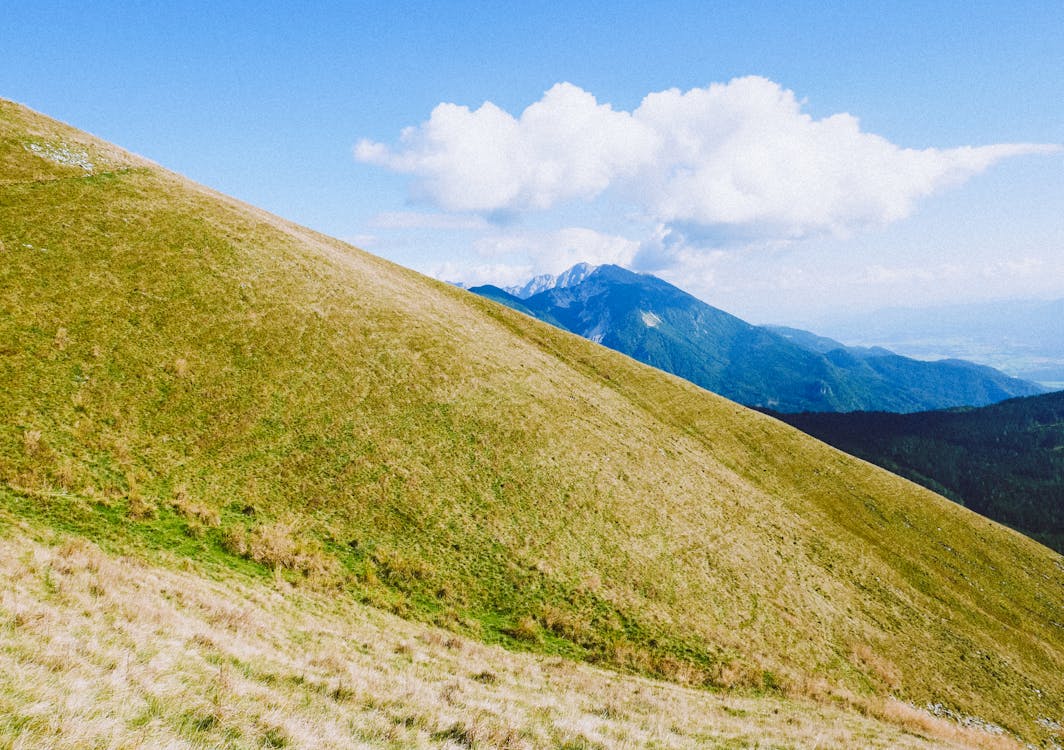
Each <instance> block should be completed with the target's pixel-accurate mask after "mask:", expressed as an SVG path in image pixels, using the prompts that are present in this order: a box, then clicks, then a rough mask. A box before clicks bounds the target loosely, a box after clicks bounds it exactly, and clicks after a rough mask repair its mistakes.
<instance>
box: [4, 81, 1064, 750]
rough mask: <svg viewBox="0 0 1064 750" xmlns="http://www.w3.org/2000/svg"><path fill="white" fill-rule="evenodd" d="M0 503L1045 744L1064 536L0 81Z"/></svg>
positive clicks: (450, 623)
mask: <svg viewBox="0 0 1064 750" xmlns="http://www.w3.org/2000/svg"><path fill="white" fill-rule="evenodd" d="M0 183H2V184H0V242H2V243H3V244H2V249H0V258H2V263H0V384H2V386H0V387H2V389H3V390H2V398H0V482H2V483H0V498H2V500H0V502H2V507H3V508H4V509H5V511H6V512H7V513H8V514H10V515H11V516H12V517H16V518H22V519H24V520H25V521H26V522H27V523H29V524H31V525H33V526H35V527H41V526H45V527H51V528H53V529H57V530H61V531H64V532H67V533H77V534H83V535H87V536H89V537H91V538H92V539H94V540H95V541H96V542H97V543H98V544H100V545H101V546H102V547H103V548H104V549H106V550H110V551H121V552H129V551H132V550H142V551H144V552H146V553H149V554H151V553H152V552H153V551H156V550H165V551H170V552H173V553H176V554H177V555H180V556H187V557H191V558H195V559H197V560H199V561H200V562H203V563H210V564H214V565H222V566H226V567H229V568H233V569H235V570H237V571H243V572H245V573H248V574H255V573H256V572H258V574H259V575H275V576H278V577H281V578H284V579H287V580H290V581H299V582H301V583H303V584H304V585H307V586H311V587H314V588H317V589H322V590H326V591H329V592H333V593H334V594H335V595H336V596H339V597H353V598H355V599H359V600H362V601H365V602H369V603H371V604H374V605H376V606H379V607H383V608H386V609H390V610H391V611H393V612H395V613H398V614H400V615H403V616H405V617H407V618H412V619H417V620H423V621H429V622H433V623H436V624H439V625H442V626H444V627H446V628H449V629H452V630H455V631H459V632H462V633H465V634H468V635H472V636H475V637H477V638H480V639H482V640H485V641H487V642H502V643H505V644H507V645H509V646H512V647H519V648H527V649H530V650H535V651H540V652H547V653H551V654H558V655H565V656H569V657H574V658H577V659H582V660H588V661H594V662H601V663H604V664H607V665H610V666H613V667H615V668H620V669H622V670H629V671H636V672H641V673H644V674H650V675H657V676H663V677H666V678H668V679H672V680H676V681H680V682H685V683H690V684H695V685H707V686H720V687H734V688H740V689H747V690H755V691H779V692H785V693H792V694H804V695H811V696H814V697H823V698H825V699H832V697H834V699H838V700H843V701H845V702H847V703H849V704H852V705H855V706H858V705H859V706H863V707H864V708H865V709H871V710H878V709H877V707H882V706H883V705H886V704H885V703H884V701H885V700H886V696H888V695H894V696H897V697H899V698H902V699H904V700H908V701H912V702H914V703H916V704H918V705H921V706H923V705H926V704H928V703H940V704H942V705H943V706H944V707H946V708H948V709H949V710H951V711H954V712H956V714H958V715H962V716H972V717H977V718H978V719H979V720H980V721H983V722H989V723H992V724H995V725H1000V726H1001V727H1004V728H1005V729H1006V730H1007V731H1008V732H1010V733H1012V734H1014V735H1017V736H1019V737H1023V738H1027V739H1033V740H1047V739H1048V738H1049V737H1050V736H1052V734H1053V732H1054V731H1055V730H1054V729H1053V726H1055V725H1054V724H1053V722H1057V721H1060V720H1061V719H1064V678H1062V675H1064V626H1062V623H1064V560H1062V558H1061V557H1060V556H1058V555H1055V554H1054V553H1052V552H1050V551H1049V550H1046V549H1045V548H1043V547H1041V546H1039V545H1037V544H1034V543H1032V542H1030V541H1029V540H1027V539H1025V538H1024V537H1022V536H1020V535H1019V534H1016V533H1014V532H1011V531H1008V530H1006V529H1003V528H1001V527H999V526H997V525H995V524H993V523H991V522H989V521H986V520H984V519H982V518H980V517H978V516H975V515H974V514H972V513H970V512H968V511H966V510H964V509H963V508H959V507H957V506H955V505H954V504H952V503H950V502H948V501H946V500H944V499H942V498H939V497H938V496H936V495H933V494H931V493H929V492H927V491H925V490H922V489H920V488H918V487H916V486H915V485H912V484H910V483H908V482H905V481H902V480H900V479H898V478H896V477H894V476H892V475H890V474H887V473H885V472H883V471H880V470H878V469H875V468H873V467H871V466H869V465H867V464H865V463H862V462H859V461H857V460H855V459H852V458H849V457H847V456H845V455H844V454H841V453H839V452H837V451H835V450H833V449H831V448H828V447H827V446H824V445H822V444H821V443H818V442H816V441H814V440H812V439H811V438H808V437H806V436H805V435H802V434H801V433H799V432H797V431H796V430H793V429H790V428H788V427H786V426H784V425H782V424H780V423H779V422H777V421H775V420H773V419H770V418H768V417H765V416H762V415H759V414H756V413H753V412H751V411H749V410H747V409H744V408H742V407H739V406H737V405H735V404H732V403H730V402H728V401H725V400H723V399H721V398H718V397H716V396H713V395H712V394H709V393H707V392H705V391H702V390H700V389H698V388H697V387H695V386H693V385H690V384H688V383H686V382H684V381H681V380H679V379H677V378H673V377H670V376H667V375H664V374H662V373H661V372H658V371H656V370H652V369H650V368H648V367H645V366H642V365H639V364H638V363H635V362H633V361H632V360H629V359H627V358H625V357H623V356H621V355H618V354H616V353H613V352H610V351H608V350H605V349H603V348H601V347H598V346H596V345H594V344H591V343H589V342H587V341H584V340H582V339H579V338H577V337H575V336H572V335H569V334H565V333H562V332H560V331H558V330H556V329H553V328H551V327H549V326H546V325H543V324H540V323H538V322H536V321H534V320H531V319H528V318H527V317H525V316H523V315H520V314H518V313H514V312H512V311H510V310H507V309H505V308H502V307H501V306H499V305H496V304H495V303H492V302H490V301H487V300H483V299H480V298H477V297H475V296H474V295H471V294H469V293H467V292H464V291H462V290H458V289H453V288H450V287H448V286H446V285H443V284H438V283H435V282H433V281H431V280H428V279H425V278H424V277H422V276H419V275H418V274H415V273H413V272H410V271H407V270H404V269H401V268H399V267H396V266H394V265H392V264H390V263H387V262H385V261H383V260H381V259H378V258H375V257H373V256H370V255H368V254H366V253H363V252H361V251H358V250H356V249H354V248H352V247H350V246H348V245H345V244H343V243H341V242H339V241H336V240H332V239H330V238H327V237H324V236H321V235H318V234H316V233H314V232H311V231H309V230H307V229H304V228H301V227H298V226H295V225H292V224H290V223H287V222H285V221H282V220H280V219H278V218H276V217H273V216H270V215H268V214H266V213H264V212H261V211H258V210H256V209H253V208H250V207H248V206H245V205H243V204H240V203H238V202H236V201H233V200H231V199H228V198H225V197H224V196H220V195H217V194H215V193H213V192H211V191H208V190H206V189H204V188H202V187H199V186H196V185H194V184H192V183H190V182H188V181H187V180H184V179H183V178H181V177H179V176H176V175H173V174H171V173H168V172H166V171H164V170H162V169H160V168H158V167H156V166H154V165H152V164H150V163H147V162H144V161H142V160H139V159H137V158H135V157H133V156H130V155H128V154H125V153H123V152H121V151H118V150H117V149H114V148H113V147H110V146H108V145H107V144H103V143H100V142H98V141H95V140H94V139H92V138H91V137H90V136H87V135H85V134H83V133H79V132H78V131H75V130H73V129H70V128H67V127H66V126H63V125H60V124H58V123H55V122H54V121H51V120H48V119H46V118H44V117H42V116H40V115H37V114H35V113H32V112H30V111H29V110H26V109H24V108H21V107H19V106H17V105H14V104H11V103H8V102H0Z"/></svg>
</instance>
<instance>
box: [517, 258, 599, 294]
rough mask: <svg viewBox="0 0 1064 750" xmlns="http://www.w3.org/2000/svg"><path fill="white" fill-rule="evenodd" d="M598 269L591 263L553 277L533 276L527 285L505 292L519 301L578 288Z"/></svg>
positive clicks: (577, 265)
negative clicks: (535, 295)
mask: <svg viewBox="0 0 1064 750" xmlns="http://www.w3.org/2000/svg"><path fill="white" fill-rule="evenodd" d="M597 268H598V266H593V265H591V264H590V263H577V264H576V265H575V266H573V267H572V268H570V269H568V270H566V271H563V272H562V273H560V274H558V275H557V276H553V275H551V274H549V273H545V274H540V275H539V276H533V277H532V278H531V279H530V280H529V281H528V282H526V283H525V284H521V285H519V286H511V287H506V289H505V290H504V291H506V292H507V293H509V294H512V295H513V296H514V297H517V298H518V299H528V298H529V297H531V296H532V295H534V294H539V293H540V292H545V291H547V290H549V289H565V288H567V287H571V286H576V285H577V284H579V283H580V282H581V281H583V280H584V279H586V278H587V277H588V276H590V275H591V274H592V273H594V272H595V270H596V269H597Z"/></svg>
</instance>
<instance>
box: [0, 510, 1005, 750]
mask: <svg viewBox="0 0 1064 750" xmlns="http://www.w3.org/2000/svg"><path fill="white" fill-rule="evenodd" d="M175 562H176V561H174V560H172V559H171V560H170V565H169V566H166V567H164V566H161V565H146V564H144V563H143V562H142V561H138V560H133V559H130V558H122V559H115V558H113V557H111V556H109V555H106V554H103V553H102V552H101V551H100V550H99V548H97V547H96V546H95V545H93V544H91V543H88V542H85V541H84V540H81V539H78V538H76V537H75V538H68V539H65V540H64V539H63V538H62V535H58V536H57V537H55V538H50V539H48V540H47V543H46V544H42V543H41V542H40V541H39V540H35V539H32V538H29V537H27V535H26V534H25V530H18V531H16V532H15V533H13V534H7V535H3V536H0V622H3V623H4V627H3V629H2V630H0V643H2V644H3V648H2V649H0V747H5V748H7V747H21V748H45V747H47V748H55V749H56V750H59V749H60V748H70V749H71V750H81V749H82V748H87V747H115V748H118V747H121V748H127V749H130V750H131V749H132V748H145V749H146V750H147V749H149V748H150V750H158V748H212V749H213V748H270V747H273V748H277V747H287V748H336V749H339V748H376V747H382V748H395V749H396V750H410V749H411V748H448V749H449V750H456V749H457V748H506V749H507V750H534V749H535V748H568V749H569V750H603V749H604V748H613V747H630V748H634V747H657V748H662V749H663V750H665V749H667V748H669V749H677V750H679V749H680V748H689V749H690V750H695V749H700V748H707V747H712V748H732V749H733V750H738V748H752V747H772V748H814V747H815V748H821V749H827V748H840V749H842V748H845V749H846V750H853V748H881V749H882V750H901V749H903V748H904V749H905V750H934V749H935V748H939V749H941V750H944V749H945V748H963V747H972V746H976V747H983V748H987V749H988V750H989V749H991V748H1010V747H1015V745H1014V743H1011V742H1008V741H1007V740H1003V739H1002V738H1000V737H993V736H991V735H988V734H987V733H985V732H981V731H979V730H974V729H964V728H963V727H959V726H957V725H956V723H955V722H951V721H949V720H948V719H945V718H936V717H932V716H930V715H928V714H927V713H926V712H924V711H921V710H919V709H917V708H916V707H914V706H912V705H910V704H906V703H903V702H900V701H891V702H888V703H887V704H886V706H885V714H886V717H887V718H889V719H890V721H889V722H886V721H883V720H882V719H879V720H877V719H874V718H871V717H865V716H861V715H859V714H856V713H854V712H852V711H847V710H845V708H844V707H839V706H827V705H823V704H817V703H815V702H813V701H811V700H809V699H792V698H786V697H780V696H758V697H751V696H740V695H723V694H714V693H710V692H708V691H705V690H699V689H695V688H690V687H682V686H679V685H675V684H671V683H668V682H658V681H651V680H647V679H644V678H641V677H637V676H632V675H619V674H617V673H615V672H610V671H608V670H603V669H598V668H594V667H590V666H588V665H581V664H578V663H576V662H573V661H571V660H569V659H564V658H561V657H543V656H533V655H530V654H514V653H510V652H507V651H505V650H504V649H502V648H500V647H498V646H484V645H481V644H479V643H477V642H475V641H471V640H469V639H466V638H461V637H456V636H453V635H450V634H448V633H447V632H446V631H442V630H440V629H438V628H434V627H432V626H428V625H423V624H416V623H409V622H406V621H404V620H401V619H399V618H397V617H395V616H394V615H390V614H386V613H382V612H381V611H380V610H376V609H373V608H370V607H367V606H365V605H362V604H358V603H356V602H353V601H351V600H350V599H349V598H336V597H329V596H327V595H323V594H322V593H320V592H314V591H308V590H306V589H292V588H290V587H288V586H286V585H283V584H282V585H281V586H274V585H273V583H272V582H271V581H261V580H260V581H256V580H254V579H249V578H248V577H247V576H242V575H234V574H233V573H232V572H231V571H227V570H225V569H221V570H219V569H218V568H214V569H213V570H211V571H210V572H209V573H207V571H204V570H202V569H201V570H196V569H195V568H189V567H188V566H185V567H186V569H184V570H182V569H180V568H181V567H182V566H180V565H178V564H175ZM205 573H207V574H206V575H205ZM219 573H220V574H221V576H220V579H219V576H218V574H219ZM71 688H74V689H71Z"/></svg>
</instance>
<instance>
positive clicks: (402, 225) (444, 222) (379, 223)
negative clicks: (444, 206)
mask: <svg viewBox="0 0 1064 750" xmlns="http://www.w3.org/2000/svg"><path fill="white" fill-rule="evenodd" d="M369 224H370V226H372V227H374V228H376V229H445V230H477V229H487V228H488V226H489V225H488V222H487V221H485V220H484V218H483V217H482V216H471V215H465V216H462V215H455V214H427V213H419V212H417V211H385V212H384V213H380V214H377V215H376V216H374V217H373V218H372V219H370V222H369Z"/></svg>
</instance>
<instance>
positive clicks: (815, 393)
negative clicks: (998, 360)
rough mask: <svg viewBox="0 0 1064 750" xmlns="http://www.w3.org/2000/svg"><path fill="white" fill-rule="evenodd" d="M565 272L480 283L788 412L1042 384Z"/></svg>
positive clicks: (745, 398) (1006, 392) (606, 270)
mask: <svg viewBox="0 0 1064 750" xmlns="http://www.w3.org/2000/svg"><path fill="white" fill-rule="evenodd" d="M552 278H553V277H552ZM558 279H559V280H561V279H564V282H562V281H559V282H558V283H557V284H555V285H554V286H552V287H550V288H547V289H545V290H543V291H540V292H537V293H535V294H532V295H530V296H526V297H524V298H521V299H518V298H517V296H516V295H512V294H509V293H505V294H500V293H499V292H500V290H498V289H497V288H495V287H480V288H477V289H473V290H472V291H474V292H477V293H480V294H483V295H484V296H486V297H488V298H490V299H494V300H495V301H497V302H501V303H502V304H505V305H508V306H510V307H512V308H514V309H516V310H519V311H520V312H524V313H526V314H531V315H534V316H536V317H538V318H540V319H541V320H544V321H547V322H549V323H552V324H554V325H560V326H561V327H562V328H565V329H567V330H569V331H572V332H573V333H577V334H579V335H581V336H583V337H585V338H588V339H591V340H592V341H595V342H598V343H601V344H602V345H604V346H607V347H609V348H611V349H615V350H616V351H619V352H622V353H624V354H627V355H629V356H631V357H634V358H635V359H637V360H639V361H640V362H645V363H646V364H649V365H652V366H654V367H657V368H660V369H662V370H665V371H666V372H670V373H673V374H674V375H679V376H680V377H682V378H685V379H687V380H690V381H691V382H692V383H695V384H697V385H700V386H702V387H704V388H706V389H708V390H711V391H713V392H714V393H719V394H721V395H723V396H726V397H727V398H730V399H733V400H735V401H738V402H740V403H742V404H746V405H748V406H757V407H768V408H771V409H774V410H777V411H781V412H801V411H856V410H871V409H879V410H886V411H896V412H912V411H922V410H927V409H934V408H941V407H949V406H961V405H975V406H979V405H984V404H989V403H993V402H996V401H1001V400H1003V399H1006V398H1009V397H1012V396H1020V395H1031V394H1035V393H1042V392H1044V389H1043V388H1041V387H1040V386H1037V385H1035V384H1033V383H1027V382H1024V381H1021V380H1017V379H1014V378H1009V377H1007V376H1006V375H1004V374H1002V373H1000V372H997V371H995V370H993V369H991V368H989V367H983V366H978V365H973V364H971V363H968V362H963V361H957V360H946V361H940V362H922V361H918V360H913V359H909V358H907V357H901V356H898V355H896V354H894V353H892V352H890V351H887V350H886V349H882V348H859V347H846V346H844V345H843V344H840V343H838V342H837V341H834V340H832V339H828V338H825V337H822V336H817V335H815V334H812V333H809V332H806V331H799V330H798V329H793V328H779V327H776V328H769V327H760V326H754V325H751V324H749V323H747V322H745V321H743V320H740V319H739V318H737V317H735V316H733V315H729V314H728V313H726V312H724V311H723V310H718V309H717V308H715V307H711V306H710V305H707V304H706V303H704V302H702V301H701V300H698V299H696V298H695V297H693V296H691V295H690V294H687V293H686V292H684V291H682V290H680V289H678V288H676V287H675V286H673V285H671V284H668V283H667V282H665V281H662V280H661V279H658V278H656V277H654V276H650V275H646V274H637V273H633V272H631V271H627V270H625V269H623V268H620V267H619V266H598V267H590V266H588V265H587V264H581V265H580V266H578V267H574V268H573V269H571V271H570V272H567V273H565V274H562V275H561V276H559V277H558Z"/></svg>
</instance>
